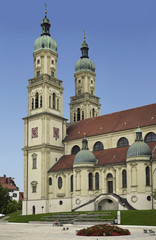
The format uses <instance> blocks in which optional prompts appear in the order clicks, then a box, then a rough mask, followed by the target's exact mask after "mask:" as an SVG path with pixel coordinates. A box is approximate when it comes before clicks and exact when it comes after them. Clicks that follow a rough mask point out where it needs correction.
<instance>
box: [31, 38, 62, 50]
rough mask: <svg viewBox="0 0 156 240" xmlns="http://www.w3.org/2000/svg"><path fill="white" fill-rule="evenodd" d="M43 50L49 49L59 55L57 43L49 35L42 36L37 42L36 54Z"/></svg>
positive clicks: (35, 46)
mask: <svg viewBox="0 0 156 240" xmlns="http://www.w3.org/2000/svg"><path fill="white" fill-rule="evenodd" d="M41 49H46V50H47V49H48V50H52V51H54V52H56V53H57V44H56V41H55V40H54V39H53V38H51V37H50V36H49V35H42V36H41V37H39V38H37V39H36V41H35V44H34V52H36V51H38V50H41Z"/></svg>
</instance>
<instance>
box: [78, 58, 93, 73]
mask: <svg viewBox="0 0 156 240" xmlns="http://www.w3.org/2000/svg"><path fill="white" fill-rule="evenodd" d="M80 71H92V72H95V65H94V63H93V62H92V61H91V60H90V59H88V58H82V59H79V60H78V61H77V62H76V64H75V72H80Z"/></svg>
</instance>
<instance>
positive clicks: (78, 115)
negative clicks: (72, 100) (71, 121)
mask: <svg viewBox="0 0 156 240" xmlns="http://www.w3.org/2000/svg"><path fill="white" fill-rule="evenodd" d="M77 121H80V108H78V109H77Z"/></svg>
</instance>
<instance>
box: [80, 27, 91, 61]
mask: <svg viewBox="0 0 156 240" xmlns="http://www.w3.org/2000/svg"><path fill="white" fill-rule="evenodd" d="M83 38H84V42H83V43H82V45H81V58H89V57H88V50H89V47H88V44H87V43H86V41H85V39H86V36H85V31H84V36H83Z"/></svg>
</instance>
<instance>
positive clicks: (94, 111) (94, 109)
mask: <svg viewBox="0 0 156 240" xmlns="http://www.w3.org/2000/svg"><path fill="white" fill-rule="evenodd" d="M92 112H93V117H94V115H95V109H94V108H93V110H92Z"/></svg>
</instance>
